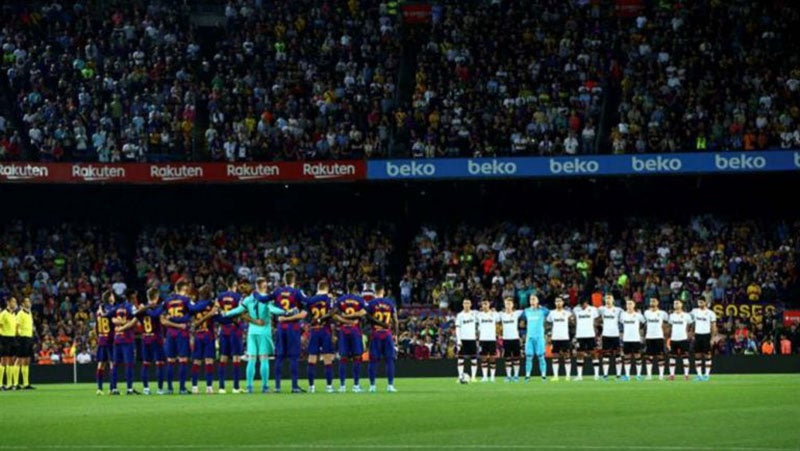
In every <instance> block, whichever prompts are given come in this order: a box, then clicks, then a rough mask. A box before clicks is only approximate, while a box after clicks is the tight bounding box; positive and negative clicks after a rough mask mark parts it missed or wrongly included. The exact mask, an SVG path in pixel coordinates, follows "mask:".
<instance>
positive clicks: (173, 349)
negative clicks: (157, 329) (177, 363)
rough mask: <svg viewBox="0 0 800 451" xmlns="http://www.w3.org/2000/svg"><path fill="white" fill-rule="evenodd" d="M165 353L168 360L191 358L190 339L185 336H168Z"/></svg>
mask: <svg viewBox="0 0 800 451" xmlns="http://www.w3.org/2000/svg"><path fill="white" fill-rule="evenodd" d="M164 353H165V354H166V355H167V358H168V359H176V358H180V357H184V358H188V357H189V337H188V336H183V335H167V339H166V341H165V342H164Z"/></svg>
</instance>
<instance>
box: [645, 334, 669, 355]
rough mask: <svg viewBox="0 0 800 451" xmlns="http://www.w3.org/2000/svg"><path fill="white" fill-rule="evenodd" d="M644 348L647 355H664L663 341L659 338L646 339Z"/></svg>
mask: <svg viewBox="0 0 800 451" xmlns="http://www.w3.org/2000/svg"><path fill="white" fill-rule="evenodd" d="M644 342H645V348H646V350H647V351H646V352H647V355H662V354H664V340H663V339H661V338H655V339H647V340H645V341H644Z"/></svg>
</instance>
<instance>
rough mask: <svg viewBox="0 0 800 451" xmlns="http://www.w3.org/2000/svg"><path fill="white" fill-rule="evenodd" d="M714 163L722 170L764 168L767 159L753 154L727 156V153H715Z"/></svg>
mask: <svg viewBox="0 0 800 451" xmlns="http://www.w3.org/2000/svg"><path fill="white" fill-rule="evenodd" d="M714 165H715V166H716V167H717V169H720V170H722V171H725V170H733V171H741V170H744V171H746V170H749V169H764V167H765V166H766V165H767V159H766V158H764V157H756V156H751V155H745V154H740V155H737V156H731V157H727V156H725V155H720V154H714Z"/></svg>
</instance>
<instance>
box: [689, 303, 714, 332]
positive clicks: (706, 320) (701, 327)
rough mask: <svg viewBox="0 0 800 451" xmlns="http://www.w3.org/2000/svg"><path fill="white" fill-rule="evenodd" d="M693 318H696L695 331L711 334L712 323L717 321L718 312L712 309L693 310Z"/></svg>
mask: <svg viewBox="0 0 800 451" xmlns="http://www.w3.org/2000/svg"><path fill="white" fill-rule="evenodd" d="M692 319H693V320H694V333H696V334H699V335H709V334H711V325H712V324H714V323H715V322H717V314H716V313H714V311H713V310H711V309H708V308H706V309H702V310H701V309H699V308H696V309H694V310H692Z"/></svg>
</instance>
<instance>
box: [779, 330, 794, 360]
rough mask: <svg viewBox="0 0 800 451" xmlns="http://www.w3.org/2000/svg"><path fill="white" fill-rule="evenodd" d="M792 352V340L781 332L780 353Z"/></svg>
mask: <svg viewBox="0 0 800 451" xmlns="http://www.w3.org/2000/svg"><path fill="white" fill-rule="evenodd" d="M791 353H792V342H791V341H790V340H789V339H788V338H787V337H786V335H783V334H781V355H790V354H791Z"/></svg>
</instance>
